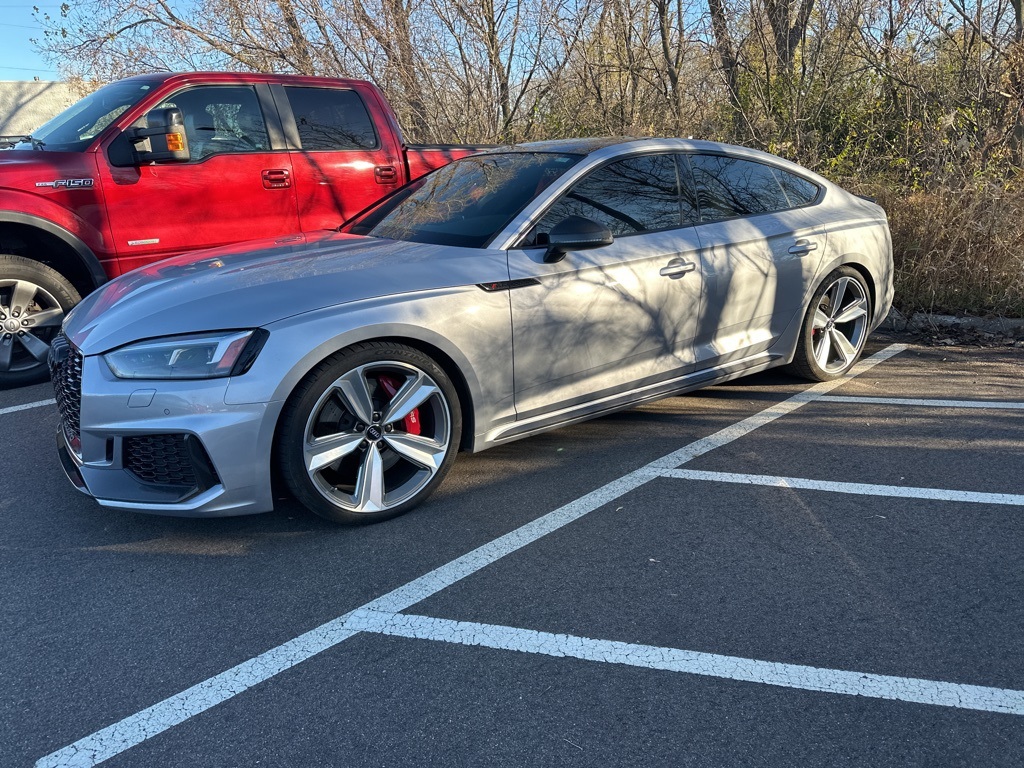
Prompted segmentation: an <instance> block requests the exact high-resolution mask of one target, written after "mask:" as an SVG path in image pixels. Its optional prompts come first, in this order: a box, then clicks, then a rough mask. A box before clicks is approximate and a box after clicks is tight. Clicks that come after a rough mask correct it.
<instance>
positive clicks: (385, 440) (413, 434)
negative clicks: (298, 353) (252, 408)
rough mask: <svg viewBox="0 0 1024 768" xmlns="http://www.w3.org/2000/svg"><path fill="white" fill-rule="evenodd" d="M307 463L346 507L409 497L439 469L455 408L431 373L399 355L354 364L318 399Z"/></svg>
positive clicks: (358, 508) (368, 509) (376, 507)
mask: <svg viewBox="0 0 1024 768" xmlns="http://www.w3.org/2000/svg"><path fill="white" fill-rule="evenodd" d="M304 434H305V440H304V443H303V464H304V467H305V470H306V473H307V474H308V476H309V478H310V480H311V481H312V482H313V485H314V487H315V488H316V489H317V491H318V492H319V493H320V494H321V495H322V496H323V497H324V498H325V499H326V500H327V501H328V502H330V503H331V504H333V505H335V506H336V507H339V508H341V509H343V510H346V511H348V512H353V513H358V514H372V513H378V512H383V511H386V510H389V509H392V508H394V507H397V506H398V505H400V504H402V503H403V502H406V501H408V500H410V499H412V498H413V497H415V496H416V495H417V494H418V493H420V492H421V491H422V490H423V489H424V488H426V486H427V485H428V484H430V482H431V480H432V479H433V478H434V477H435V475H437V473H438V472H439V470H440V469H441V466H442V464H443V462H444V460H445V457H446V456H447V455H448V451H449V447H450V444H451V440H452V416H451V412H450V409H449V407H448V403H447V401H446V398H445V396H444V394H443V391H442V389H441V387H440V385H439V384H438V382H436V381H435V380H434V379H433V378H432V377H431V376H430V375H428V374H427V373H426V372H424V371H422V370H420V369H419V368H417V367H416V366H414V365H411V364H409V363H405V362H400V361H396V360H389V361H381V362H373V363H370V364H366V365H360V366H358V367H355V368H353V369H351V370H349V371H348V372H346V373H344V374H343V375H342V376H340V377H339V378H337V379H336V380H335V381H334V382H333V383H332V384H331V385H330V386H328V387H327V389H326V390H325V391H324V393H323V394H322V395H321V396H320V398H319V400H318V401H317V402H316V404H315V405H314V406H313V409H312V411H311V412H310V416H309V418H308V420H307V422H306V426H305V432H304Z"/></svg>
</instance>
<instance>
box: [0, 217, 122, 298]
mask: <svg viewBox="0 0 1024 768" xmlns="http://www.w3.org/2000/svg"><path fill="white" fill-rule="evenodd" d="M0 222H9V223H11V224H27V225H28V226H30V227H35V228H36V229H41V230H42V231H43V232H46V233H47V234H50V235H53V236H54V237H56V238H58V239H60V240H61V241H63V242H64V243H65V244H66V245H67V246H68V247H69V248H71V250H73V251H74V252H75V255H76V256H77V257H78V260H79V261H80V262H81V263H82V265H83V266H84V267H85V269H86V271H87V272H88V274H89V278H90V279H91V280H92V284H93V287H94V288H99V287H100V286H101V285H103V284H104V283H105V282H107V279H108V278H107V273H106V270H104V269H103V265H102V264H100V260H99V259H97V258H96V254H95V253H93V252H92V249H91V248H89V246H87V245H86V244H85V243H83V242H82V241H81V240H80V239H79V238H78V237H76V236H75V235H73V234H72V233H71V232H68V231H67V230H66V229H64V227H60V226H58V225H56V224H54V223H53V222H52V221H47V220H46V219H43V218H40V217H39V216H33V215H32V214H29V213H18V212H16V211H0Z"/></svg>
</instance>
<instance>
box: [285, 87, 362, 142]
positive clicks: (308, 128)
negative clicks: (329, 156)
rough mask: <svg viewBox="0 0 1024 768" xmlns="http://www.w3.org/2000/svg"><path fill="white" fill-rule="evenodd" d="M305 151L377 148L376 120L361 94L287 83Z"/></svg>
mask: <svg viewBox="0 0 1024 768" xmlns="http://www.w3.org/2000/svg"><path fill="white" fill-rule="evenodd" d="M284 90H285V92H286V93H287V94H288V102H289V103H290V104H291V107H292V114H294V115H295V124H296V125H297V126H298V129H299V140H300V141H301V142H302V150H303V151H305V152H320V151H337V150H345V149H376V148H377V146H378V144H377V134H376V132H375V131H374V129H373V121H372V120H371V119H370V115H369V113H368V112H367V111H366V106H365V105H364V104H363V100H362V99H360V98H359V94H357V93H356V92H355V91H350V90H339V89H336V88H302V87H296V86H286V87H285V89H284Z"/></svg>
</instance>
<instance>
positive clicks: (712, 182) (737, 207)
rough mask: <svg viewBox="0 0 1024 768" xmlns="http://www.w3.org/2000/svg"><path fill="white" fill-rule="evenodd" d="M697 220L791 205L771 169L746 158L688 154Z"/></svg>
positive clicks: (714, 218) (761, 211)
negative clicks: (695, 197)
mask: <svg viewBox="0 0 1024 768" xmlns="http://www.w3.org/2000/svg"><path fill="white" fill-rule="evenodd" d="M690 163H691V167H692V169H693V178H694V183H695V184H696V187H697V201H698V203H699V204H700V218H701V221H721V220H722V219H730V218H732V217H734V216H750V215H753V214H759V213H772V212H774V211H784V210H786V209H787V208H790V207H792V206H791V205H790V203H789V200H788V198H787V197H786V193H785V192H783V190H782V186H781V185H780V184H779V180H778V178H777V177H776V175H775V172H774V170H773V169H772V168H770V167H769V166H767V165H762V164H761V163H754V162H751V161H749V160H739V159H737V158H734V157H720V156H717V155H691V156H690Z"/></svg>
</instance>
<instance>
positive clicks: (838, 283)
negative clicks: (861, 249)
mask: <svg viewBox="0 0 1024 768" xmlns="http://www.w3.org/2000/svg"><path fill="white" fill-rule="evenodd" d="M837 299H838V302H837ZM870 319H871V296H870V294H869V293H868V286H867V283H865V282H864V278H863V277H862V276H861V274H860V272H858V271H857V270H855V269H853V268H852V267H839V268H838V269H836V270H834V271H832V272H830V273H829V275H828V276H827V277H826V278H825V279H824V280H822V281H821V285H819V286H818V288H817V290H816V291H815V292H814V296H813V297H812V298H811V303H810V305H809V306H808V307H807V312H806V314H805V315H804V321H803V325H802V326H801V327H800V338H799V340H798V341H797V345H796V355H795V356H794V358H793V362H792V363H790V365H789V366H788V369H789V371H790V372H791V373H793V374H794V375H796V376H799V377H801V378H803V379H808V380H809V381H831V380H833V379H838V378H839V377H840V376H845V375H846V374H847V373H848V372H849V370H850V369H851V368H853V366H854V365H855V364H856V362H857V360H858V359H859V358H860V355H861V353H862V352H863V351H864V342H865V341H866V340H867V337H868V329H869V327H870Z"/></svg>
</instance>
